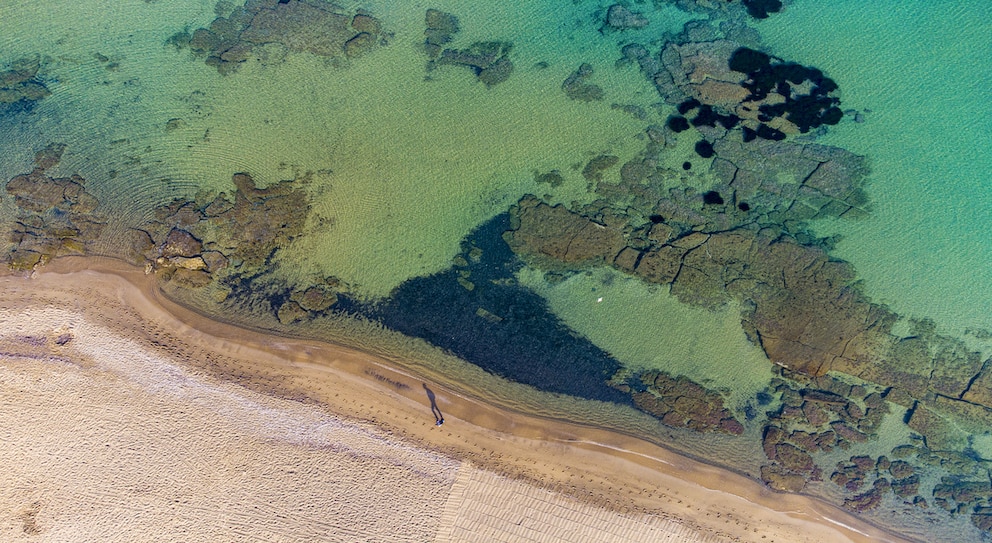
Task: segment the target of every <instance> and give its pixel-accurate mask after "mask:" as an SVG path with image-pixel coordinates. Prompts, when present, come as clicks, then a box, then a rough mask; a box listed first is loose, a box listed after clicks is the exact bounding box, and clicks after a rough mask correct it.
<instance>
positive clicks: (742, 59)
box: [729, 47, 772, 74]
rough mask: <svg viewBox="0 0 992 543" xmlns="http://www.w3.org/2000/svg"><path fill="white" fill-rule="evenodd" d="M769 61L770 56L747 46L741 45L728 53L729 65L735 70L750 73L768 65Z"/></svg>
mask: <svg viewBox="0 0 992 543" xmlns="http://www.w3.org/2000/svg"><path fill="white" fill-rule="evenodd" d="M771 62H772V57H771V56H770V55H768V54H766V53H762V52H761V51H755V50H754V49H749V48H747V47H741V48H739V49H737V50H736V51H734V52H733V53H732V54H731V55H730V63H729V66H730V69H731V70H733V71H735V72H741V73H744V74H750V73H752V72H756V71H758V70H760V69H762V68H766V67H768V66H769V65H770V64H771Z"/></svg>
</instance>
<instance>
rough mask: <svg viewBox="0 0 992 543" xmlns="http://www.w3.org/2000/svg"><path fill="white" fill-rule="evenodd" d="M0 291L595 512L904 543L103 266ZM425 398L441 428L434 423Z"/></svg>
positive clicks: (626, 441) (615, 437)
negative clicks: (271, 330) (271, 331)
mask: <svg viewBox="0 0 992 543" xmlns="http://www.w3.org/2000/svg"><path fill="white" fill-rule="evenodd" d="M0 289H2V291H3V292H4V294H3V296H2V297H0V304H2V305H4V306H9V307H18V308H20V309H22V310H27V309H31V308H37V307H38V306H44V305H52V304H54V303H55V302H56V301H64V300H63V297H64V296H75V300H74V304H72V305H75V307H76V309H75V310H74V311H76V312H78V313H79V314H81V315H83V316H84V317H85V318H86V319H87V320H91V319H92V320H94V321H97V322H99V323H100V324H101V325H103V326H106V327H108V328H109V329H111V330H113V331H114V332H115V333H116V334H118V335H120V336H122V337H126V338H128V339H131V340H134V341H137V342H139V343H140V344H142V345H143V346H146V347H147V348H151V349H153V350H156V351H158V352H160V353H163V354H164V355H165V356H167V357H171V359H173V360H180V361H182V364H181V365H182V366H183V367H186V368H187V369H189V370H191V371H194V372H206V373H207V374H209V375H211V376H213V377H214V378H219V379H220V380H221V381H226V382H230V383H234V384H235V385H239V386H241V387H244V388H247V389H248V390H252V391H255V392H259V393H262V394H266V395H269V396H275V397H277V398H284V399H291V400H295V401H297V402H303V403H304V404H309V405H313V406H317V407H319V408H320V409H321V410H323V411H325V412H328V413H331V414H333V415H335V416H339V417H343V418H345V419H347V420H357V421H366V422H369V423H371V424H373V425H374V426H376V427H378V428H379V429H381V430H383V431H385V432H386V433H387V434H388V435H390V436H392V437H395V438H396V439H398V440H399V441H401V442H404V443H406V444H408V445H414V446H416V447H418V448H420V449H425V450H428V451H431V452H434V453H440V454H443V455H445V456H447V457H450V458H452V459H455V460H456V461H458V462H461V463H463V464H468V465H471V466H473V467H475V468H478V469H480V470H483V471H486V472H490V473H494V474H500V475H502V476H505V477H507V478H509V479H511V480H516V481H524V482H526V483H527V484H529V485H532V486H537V487H539V488H543V489H546V490H548V491H551V492H555V493H558V494H564V495H566V496H569V497H571V498H574V499H576V500H579V501H580V502H583V503H585V504H588V505H592V506H594V507H597V508H600V509H605V510H608V511H613V512H615V513H618V514H627V515H631V514H632V515H647V516H650V517H656V518H658V519H661V520H673V519H674V520H675V521H676V522H677V523H679V524H681V525H684V526H688V527H690V528H692V529H693V530H695V531H696V532H697V533H699V534H701V535H704V536H717V537H724V538H729V539H734V538H736V539H735V540H738V541H779V542H782V541H851V542H861V541H893V542H894V541H905V540H904V539H900V538H899V537H898V536H895V535H893V534H890V533H888V532H885V531H882V530H881V529H879V528H877V527H875V526H873V525H871V524H869V523H867V522H865V521H863V520H861V519H858V518H856V517H853V516H852V515H850V514H848V513H846V512H844V511H842V510H840V509H837V508H834V507H833V506H830V505H827V504H825V503H823V502H820V501H819V500H816V499H814V498H810V497H805V496H798V495H790V494H779V493H775V492H772V491H770V490H768V489H766V488H765V487H764V486H763V485H761V484H760V483H758V482H756V481H753V480H751V479H749V478H746V477H744V476H742V475H740V474H737V473H734V472H732V471H730V470H727V469H724V468H718V467H715V466H711V465H709V464H704V463H702V462H699V461H697V460H694V459H691V458H688V457H686V456H682V455H679V454H676V453H673V452H671V451H669V450H667V449H665V448H663V447H661V446H658V445H655V444H652V443H649V442H647V441H643V440H641V439H638V438H636V437H633V436H630V435H626V434H623V433H618V432H612V431H608V430H604V429H599V428H592V427H588V426H583V425H579V424H573V423H568V422H563V421H559V420H554V419H547V418H541V417H536V416H530V415H526V414H523V413H520V412H514V411H512V410H509V409H504V408H502V407H497V406H495V405H492V404H489V403H486V402H485V401H484V400H482V399H478V398H473V397H469V396H466V395H463V394H459V393H457V392H454V391H452V390H450V389H448V388H447V387H445V386H443V385H440V384H437V383H434V382H428V381H425V380H422V379H421V378H420V377H419V376H417V375H414V374H412V373H410V372H407V371H403V370H400V369H398V368H395V367H393V366H392V365H391V364H390V363H389V361H388V360H386V359H384V358H382V357H379V356H376V355H372V354H370V353H366V352H363V351H359V350H356V349H353V348H348V347H341V346H337V345H333V344H329V343H323V342H319V341H313V340H305V339H293V338H285V337H280V336H275V335H268V334H264V333H262V332H259V331H256V330H246V329H243V328H239V327H236V326H233V325H231V324H227V323H223V322H221V321H218V320H213V319H210V318H208V317H206V316H204V315H201V314H199V313H197V312H195V311H193V310H191V309H188V308H185V307H183V306H179V305H177V304H175V303H174V302H171V301H170V300H168V299H167V298H165V296H164V295H163V294H162V293H161V292H160V291H159V289H158V287H157V285H156V282H155V278H154V276H151V275H145V274H144V273H143V271H142V270H140V269H137V268H134V267H132V266H128V265H126V264H124V263H121V262H119V261H115V260H112V259H108V258H98V257H73V258H65V259H57V260H55V261H53V262H52V263H50V264H49V265H48V266H46V267H45V268H41V269H40V270H38V271H36V272H34V273H33V274H32V275H31V277H30V278H26V277H23V276H15V275H0ZM108 309H110V311H107V310H108ZM428 386H429V387H430V388H431V390H432V391H433V393H434V394H435V395H436V398H437V404H438V407H439V408H440V410H441V412H442V413H443V414H444V420H445V424H444V425H443V426H436V425H435V424H434V420H433V417H432V415H431V406H430V402H429V401H428V397H427V396H428V395H427V393H426V391H425V390H424V388H426V387H428ZM442 528H444V527H442Z"/></svg>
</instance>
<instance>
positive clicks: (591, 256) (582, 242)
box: [505, 197, 625, 266]
mask: <svg viewBox="0 0 992 543" xmlns="http://www.w3.org/2000/svg"><path fill="white" fill-rule="evenodd" d="M513 215H514V217H515V219H516V220H518V221H519V227H517V228H516V229H514V230H511V231H509V232H507V234H506V235H505V238H506V239H507V243H508V244H509V245H510V248H511V249H513V251H514V252H516V253H517V254H519V255H522V256H527V257H531V258H534V257H536V258H538V259H539V260H541V261H542V262H544V263H545V264H548V265H551V266H554V265H555V263H558V265H559V266H560V265H561V264H562V263H564V264H569V265H582V264H588V263H592V262H604V261H605V262H612V261H613V259H614V257H615V256H616V255H617V254H619V252H620V250H621V249H623V247H624V245H625V242H624V239H623V235H622V234H621V233H620V232H619V231H617V230H616V229H613V228H610V227H607V226H604V225H602V224H599V223H596V222H593V221H592V220H590V219H588V218H586V217H583V216H582V215H579V214H577V213H573V212H571V211H569V210H567V209H565V207H564V206H562V205H556V206H549V205H547V204H545V203H543V202H540V201H539V200H537V199H536V198H533V197H530V198H524V199H522V200H521V201H520V202H519V203H518V205H517V207H516V208H515V210H514V212H513Z"/></svg>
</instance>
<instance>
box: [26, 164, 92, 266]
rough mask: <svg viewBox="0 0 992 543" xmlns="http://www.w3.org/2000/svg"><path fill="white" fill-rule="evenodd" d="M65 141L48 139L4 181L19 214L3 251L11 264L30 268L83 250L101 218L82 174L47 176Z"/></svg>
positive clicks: (83, 252) (81, 252)
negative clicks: (30, 165) (25, 169)
mask: <svg viewBox="0 0 992 543" xmlns="http://www.w3.org/2000/svg"><path fill="white" fill-rule="evenodd" d="M64 151H65V145H62V144H51V145H49V146H48V147H46V148H45V149H42V150H41V151H39V152H38V153H37V154H36V155H35V160H34V162H35V168H34V170H32V171H31V172H30V173H26V174H21V175H16V176H14V177H12V178H11V179H10V180H9V181H7V185H6V191H7V194H9V195H11V196H13V198H14V205H15V206H17V208H18V211H19V214H18V216H17V219H16V222H15V223H14V225H13V229H12V232H11V238H10V242H11V243H13V248H12V249H11V251H10V252H9V253H8V254H7V255H6V257H7V260H8V264H9V266H10V267H11V268H12V269H16V270H30V269H32V268H34V267H35V266H38V265H43V264H45V263H46V262H48V261H49V260H51V259H52V258H54V257H56V256H62V255H73V254H85V253H86V246H87V244H88V243H89V242H92V241H93V240H95V239H96V238H97V237H98V236H99V235H100V233H101V231H102V230H103V228H104V225H105V224H106V222H107V219H106V217H104V216H103V215H101V214H100V213H98V212H96V208H97V206H98V205H99V201H97V199H96V197H95V196H93V195H92V194H90V193H89V192H87V191H86V187H85V184H86V180H85V179H83V178H82V177H81V176H79V175H77V174H73V175H70V176H69V177H51V176H50V175H48V174H47V173H46V170H49V169H51V168H54V167H55V166H56V165H57V164H58V163H59V160H60V159H61V157H62V153H63V152H64Z"/></svg>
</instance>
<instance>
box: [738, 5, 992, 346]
mask: <svg viewBox="0 0 992 543" xmlns="http://www.w3.org/2000/svg"><path fill="white" fill-rule="evenodd" d="M756 26H757V28H758V29H759V30H760V32H761V34H762V36H763V38H764V40H765V43H766V44H767V45H768V46H769V47H770V48H771V49H772V50H774V51H776V52H777V53H778V54H779V55H781V56H782V57H785V58H794V59H802V62H808V63H811V64H813V65H816V66H819V67H821V68H823V69H824V70H825V71H827V72H828V73H829V74H830V75H831V77H833V78H834V79H835V80H836V81H837V83H838V84H839V85H840V87H841V89H842V92H843V107H845V108H855V109H857V110H859V111H862V110H866V109H867V110H871V111H870V112H868V113H865V114H864V116H865V122H864V123H863V124H855V123H842V124H840V125H838V126H837V127H835V128H834V129H831V131H830V133H829V134H827V136H826V137H825V138H824V139H823V140H822V141H823V142H824V143H827V144H831V145H837V146H840V147H844V148H847V149H850V150H852V151H854V152H856V153H859V154H865V155H867V156H868V157H870V159H871V167H872V171H873V173H872V176H871V180H870V186H869V194H870V196H871V199H872V202H873V206H872V212H871V214H870V215H869V216H868V217H867V218H866V219H864V220H861V221H836V222H832V223H828V224H822V225H820V226H819V229H820V230H821V231H822V232H823V233H824V234H828V233H840V234H842V235H843V236H844V240H843V241H842V242H841V243H840V244H839V246H838V247H837V251H836V253H835V254H836V255H837V256H838V257H840V258H843V259H845V260H848V261H850V262H853V263H854V265H855V267H856V268H857V270H858V274H859V276H861V277H863V278H864V279H865V284H866V291H867V292H868V293H869V294H870V295H871V296H872V297H873V299H874V300H876V301H879V302H883V303H888V304H890V305H891V307H892V308H893V309H894V310H895V311H896V312H898V313H900V314H907V315H912V316H915V317H930V318H933V319H934V320H935V321H936V322H937V324H938V325H940V326H942V327H945V328H946V329H948V330H952V331H955V332H957V333H960V332H961V331H963V330H965V329H967V328H984V329H985V330H989V329H992V266H990V265H989V263H990V262H992V238H990V237H989V225H992V173H990V172H992V131H990V128H992V124H990V122H989V119H992V100H989V89H990V88H992V60H990V58H992V4H990V3H989V2H984V1H981V0H975V1H966V2H949V1H937V2H925V3H923V2H881V3H879V2H871V3H866V2H858V1H854V0H839V1H831V2H797V3H796V4H795V5H794V6H790V8H789V9H788V10H787V11H786V12H784V13H782V14H780V15H779V16H777V17H774V18H769V19H768V20H766V21H762V22H760V23H759V24H757V25H756Z"/></svg>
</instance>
